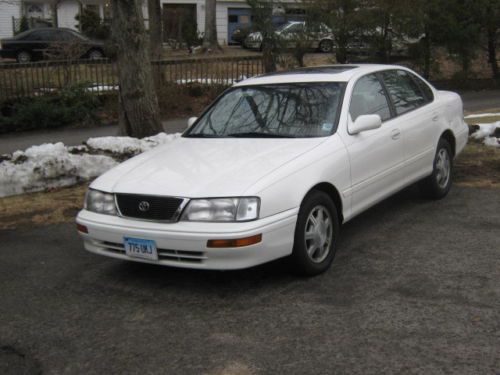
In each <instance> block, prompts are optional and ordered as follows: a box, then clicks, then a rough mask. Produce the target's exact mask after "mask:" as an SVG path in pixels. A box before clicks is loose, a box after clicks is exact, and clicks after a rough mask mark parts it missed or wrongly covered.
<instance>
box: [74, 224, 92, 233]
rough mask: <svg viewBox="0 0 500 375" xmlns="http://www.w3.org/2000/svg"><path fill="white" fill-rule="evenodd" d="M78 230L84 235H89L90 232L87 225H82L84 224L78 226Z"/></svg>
mask: <svg viewBox="0 0 500 375" xmlns="http://www.w3.org/2000/svg"><path fill="white" fill-rule="evenodd" d="M76 230H78V232H82V233H89V230H88V229H87V227H86V226H85V225H82V224H78V223H77V224H76Z"/></svg>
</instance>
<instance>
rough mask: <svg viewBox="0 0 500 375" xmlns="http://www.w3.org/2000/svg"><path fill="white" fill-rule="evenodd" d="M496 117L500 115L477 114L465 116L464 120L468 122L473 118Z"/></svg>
mask: <svg viewBox="0 0 500 375" xmlns="http://www.w3.org/2000/svg"><path fill="white" fill-rule="evenodd" d="M496 116H500V113H478V114H475V115H468V116H465V117H464V118H465V119H466V120H468V119H471V118H481V117H496Z"/></svg>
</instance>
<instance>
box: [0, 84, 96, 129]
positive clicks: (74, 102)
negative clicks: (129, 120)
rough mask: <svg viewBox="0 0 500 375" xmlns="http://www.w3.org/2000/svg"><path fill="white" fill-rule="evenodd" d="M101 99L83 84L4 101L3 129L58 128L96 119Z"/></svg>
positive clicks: (1, 116) (0, 126)
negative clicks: (96, 111) (87, 90)
mask: <svg viewBox="0 0 500 375" xmlns="http://www.w3.org/2000/svg"><path fill="white" fill-rule="evenodd" d="M98 106H99V100H98V99H97V98H96V97H95V96H93V95H91V94H89V93H88V92H86V91H85V88H84V87H83V86H76V87H71V88H68V89H63V90H61V91H59V92H57V93H50V94H46V95H43V96H37V97H34V98H25V99H21V100H18V101H16V102H13V103H4V105H3V107H2V113H1V114H0V133H5V132H9V131H23V130H31V129H48V128H56V127H61V126H65V125H70V124H74V123H81V122H84V121H88V120H95V110H96V109H97V107H98Z"/></svg>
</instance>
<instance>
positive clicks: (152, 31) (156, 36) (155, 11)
mask: <svg viewBox="0 0 500 375" xmlns="http://www.w3.org/2000/svg"><path fill="white" fill-rule="evenodd" d="M148 17H149V41H150V46H151V47H150V49H151V51H150V52H151V60H160V59H161V57H162V51H163V49H162V23H161V4H160V0H148Z"/></svg>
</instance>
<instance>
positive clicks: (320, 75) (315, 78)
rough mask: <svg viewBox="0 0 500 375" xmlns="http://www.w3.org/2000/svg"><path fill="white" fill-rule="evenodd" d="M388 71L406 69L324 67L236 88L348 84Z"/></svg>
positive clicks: (280, 74)
mask: <svg viewBox="0 0 500 375" xmlns="http://www.w3.org/2000/svg"><path fill="white" fill-rule="evenodd" d="M387 69H406V68H404V67H402V66H397V65H383V64H353V65H341V64H338V65H323V66H316V67H310V68H300V69H294V70H289V71H284V72H276V73H269V74H263V75H261V76H257V77H254V78H250V79H246V80H244V81H241V82H239V83H237V84H236V85H235V86H250V85H266V84H280V83H301V82H348V81H350V80H351V79H353V78H356V77H358V76H362V75H365V74H369V73H374V72H378V71H381V70H387Z"/></svg>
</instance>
